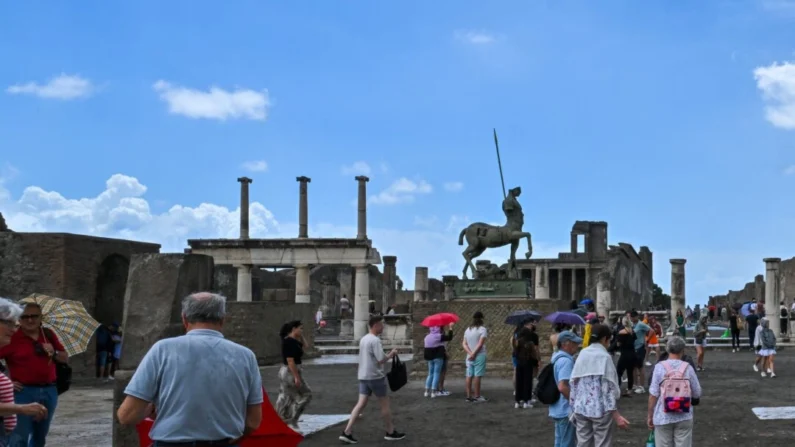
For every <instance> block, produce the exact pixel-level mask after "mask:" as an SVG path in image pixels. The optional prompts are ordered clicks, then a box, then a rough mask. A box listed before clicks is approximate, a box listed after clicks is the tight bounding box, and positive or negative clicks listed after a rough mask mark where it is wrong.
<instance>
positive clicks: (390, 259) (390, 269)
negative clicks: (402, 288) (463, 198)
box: [381, 256, 397, 315]
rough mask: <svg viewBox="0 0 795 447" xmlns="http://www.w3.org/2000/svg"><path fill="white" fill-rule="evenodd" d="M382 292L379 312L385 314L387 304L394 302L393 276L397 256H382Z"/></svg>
mask: <svg viewBox="0 0 795 447" xmlns="http://www.w3.org/2000/svg"><path fill="white" fill-rule="evenodd" d="M381 259H383V260H384V276H383V281H384V285H383V294H382V295H381V312H383V313H384V315H386V312H387V309H388V308H389V306H392V305H394V304H395V276H397V256H384V257H383V258H381Z"/></svg>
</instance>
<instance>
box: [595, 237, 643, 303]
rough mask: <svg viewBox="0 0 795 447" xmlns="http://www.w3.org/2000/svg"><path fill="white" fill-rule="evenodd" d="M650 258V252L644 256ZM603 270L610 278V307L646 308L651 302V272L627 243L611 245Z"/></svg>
mask: <svg viewBox="0 0 795 447" xmlns="http://www.w3.org/2000/svg"><path fill="white" fill-rule="evenodd" d="M645 256H648V257H649V258H651V252H649V253H648V254H644V257H645ZM605 270H606V271H607V272H608V273H609V274H610V277H611V279H612V309H613V310H626V309H633V308H634V309H647V308H648V307H649V306H651V303H652V294H653V289H652V287H653V285H654V279H653V272H652V271H651V269H650V268H649V266H648V265H646V263H645V262H644V260H643V258H641V256H640V255H639V254H638V253H637V252H636V251H635V250H634V248H633V247H632V246H631V245H629V244H623V243H622V244H620V245H619V246H613V247H611V248H610V251H609V253H608V261H607V264H606V265H605Z"/></svg>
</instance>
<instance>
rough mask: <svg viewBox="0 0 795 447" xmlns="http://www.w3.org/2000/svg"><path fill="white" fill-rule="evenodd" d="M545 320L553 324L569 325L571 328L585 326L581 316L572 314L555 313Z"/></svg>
mask: <svg viewBox="0 0 795 447" xmlns="http://www.w3.org/2000/svg"><path fill="white" fill-rule="evenodd" d="M544 319H545V320H547V321H549V322H550V323H552V324H567V325H569V326H577V325H584V324H585V320H583V319H582V317H581V316H579V315H577V314H575V313H571V312H554V313H551V314H549V315H547V316H546V318H544Z"/></svg>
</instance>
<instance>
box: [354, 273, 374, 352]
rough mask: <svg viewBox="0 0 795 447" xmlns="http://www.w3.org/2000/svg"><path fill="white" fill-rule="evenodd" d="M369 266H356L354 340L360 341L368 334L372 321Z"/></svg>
mask: <svg viewBox="0 0 795 447" xmlns="http://www.w3.org/2000/svg"><path fill="white" fill-rule="evenodd" d="M368 267H369V266H367V265H357V266H356V287H355V289H356V291H355V292H356V299H355V304H354V306H353V320H354V322H353V338H354V339H355V340H357V341H358V340H359V339H361V338H362V337H364V336H365V335H366V334H367V332H368V330H369V329H368V328H367V321H368V320H369V319H370V303H369V301H370V270H369V268H368Z"/></svg>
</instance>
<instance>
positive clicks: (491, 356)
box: [412, 299, 568, 376]
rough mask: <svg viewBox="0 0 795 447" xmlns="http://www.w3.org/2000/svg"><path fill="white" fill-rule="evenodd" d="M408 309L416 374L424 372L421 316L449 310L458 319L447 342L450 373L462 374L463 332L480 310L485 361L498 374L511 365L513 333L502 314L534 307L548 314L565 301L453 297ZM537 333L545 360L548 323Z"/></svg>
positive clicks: (424, 331) (561, 307) (562, 306)
mask: <svg viewBox="0 0 795 447" xmlns="http://www.w3.org/2000/svg"><path fill="white" fill-rule="evenodd" d="M413 306H414V309H413V312H412V322H413V324H412V339H413V342H414V365H415V366H414V367H413V369H414V370H415V371H417V372H418V373H417V374H418V375H421V376H424V375H427V367H426V362H425V359H424V358H423V341H424V339H425V336H426V335H427V334H428V328H426V327H423V326H422V325H421V324H420V323H422V320H423V319H425V317H427V316H429V315H433V314H435V313H439V312H450V313H454V314H456V315H458V316H459V317H460V318H461V321H459V322H458V323H457V324H456V325H455V327H454V329H453V334H454V335H453V340H452V341H450V343H449V344H448V352H449V355H450V362H451V363H450V368H451V369H450V371H451V374H454V375H458V376H460V375H463V370H464V369H463V368H464V362H465V360H466V358H465V357H466V353H465V352H464V348H463V347H462V346H461V343H462V339H463V336H464V331H465V330H466V328H467V327H468V326H469V324H470V322H471V318H472V315H474V313H475V312H476V311H481V312H483V315H484V317H485V324H484V326H485V327H486V329H488V331H489V335H488V341H487V342H486V343H487V344H486V346H487V354H488V357H487V358H488V360H487V362H488V364H489V365H490V366H493V367H496V371H499V372H500V373H506V371H507V373H510V371H511V370H512V368H513V366H512V364H511V354H512V348H511V344H510V341H511V337H512V336H513V331H514V329H515V328H514V326H511V325H507V324H505V323H504V321H505V317H506V316H508V314H510V313H511V312H513V311H517V310H536V311H538V312H541V313H542V314H544V315H546V314H550V313H552V312H555V311H558V310H565V309H566V308H568V302H567V301H559V300H464V299H457V300H452V301H427V302H422V303H414V304H413ZM537 330H538V336H539V338H540V340H541V346H540V348H541V355H542V357H543V358H544V359H545V360H548V359H549V357H550V356H551V355H552V349H551V347H550V346H549V336H550V335H551V330H552V326H551V325H550V324H548V323H543V322H542V323H540V324H538V328H537Z"/></svg>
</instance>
